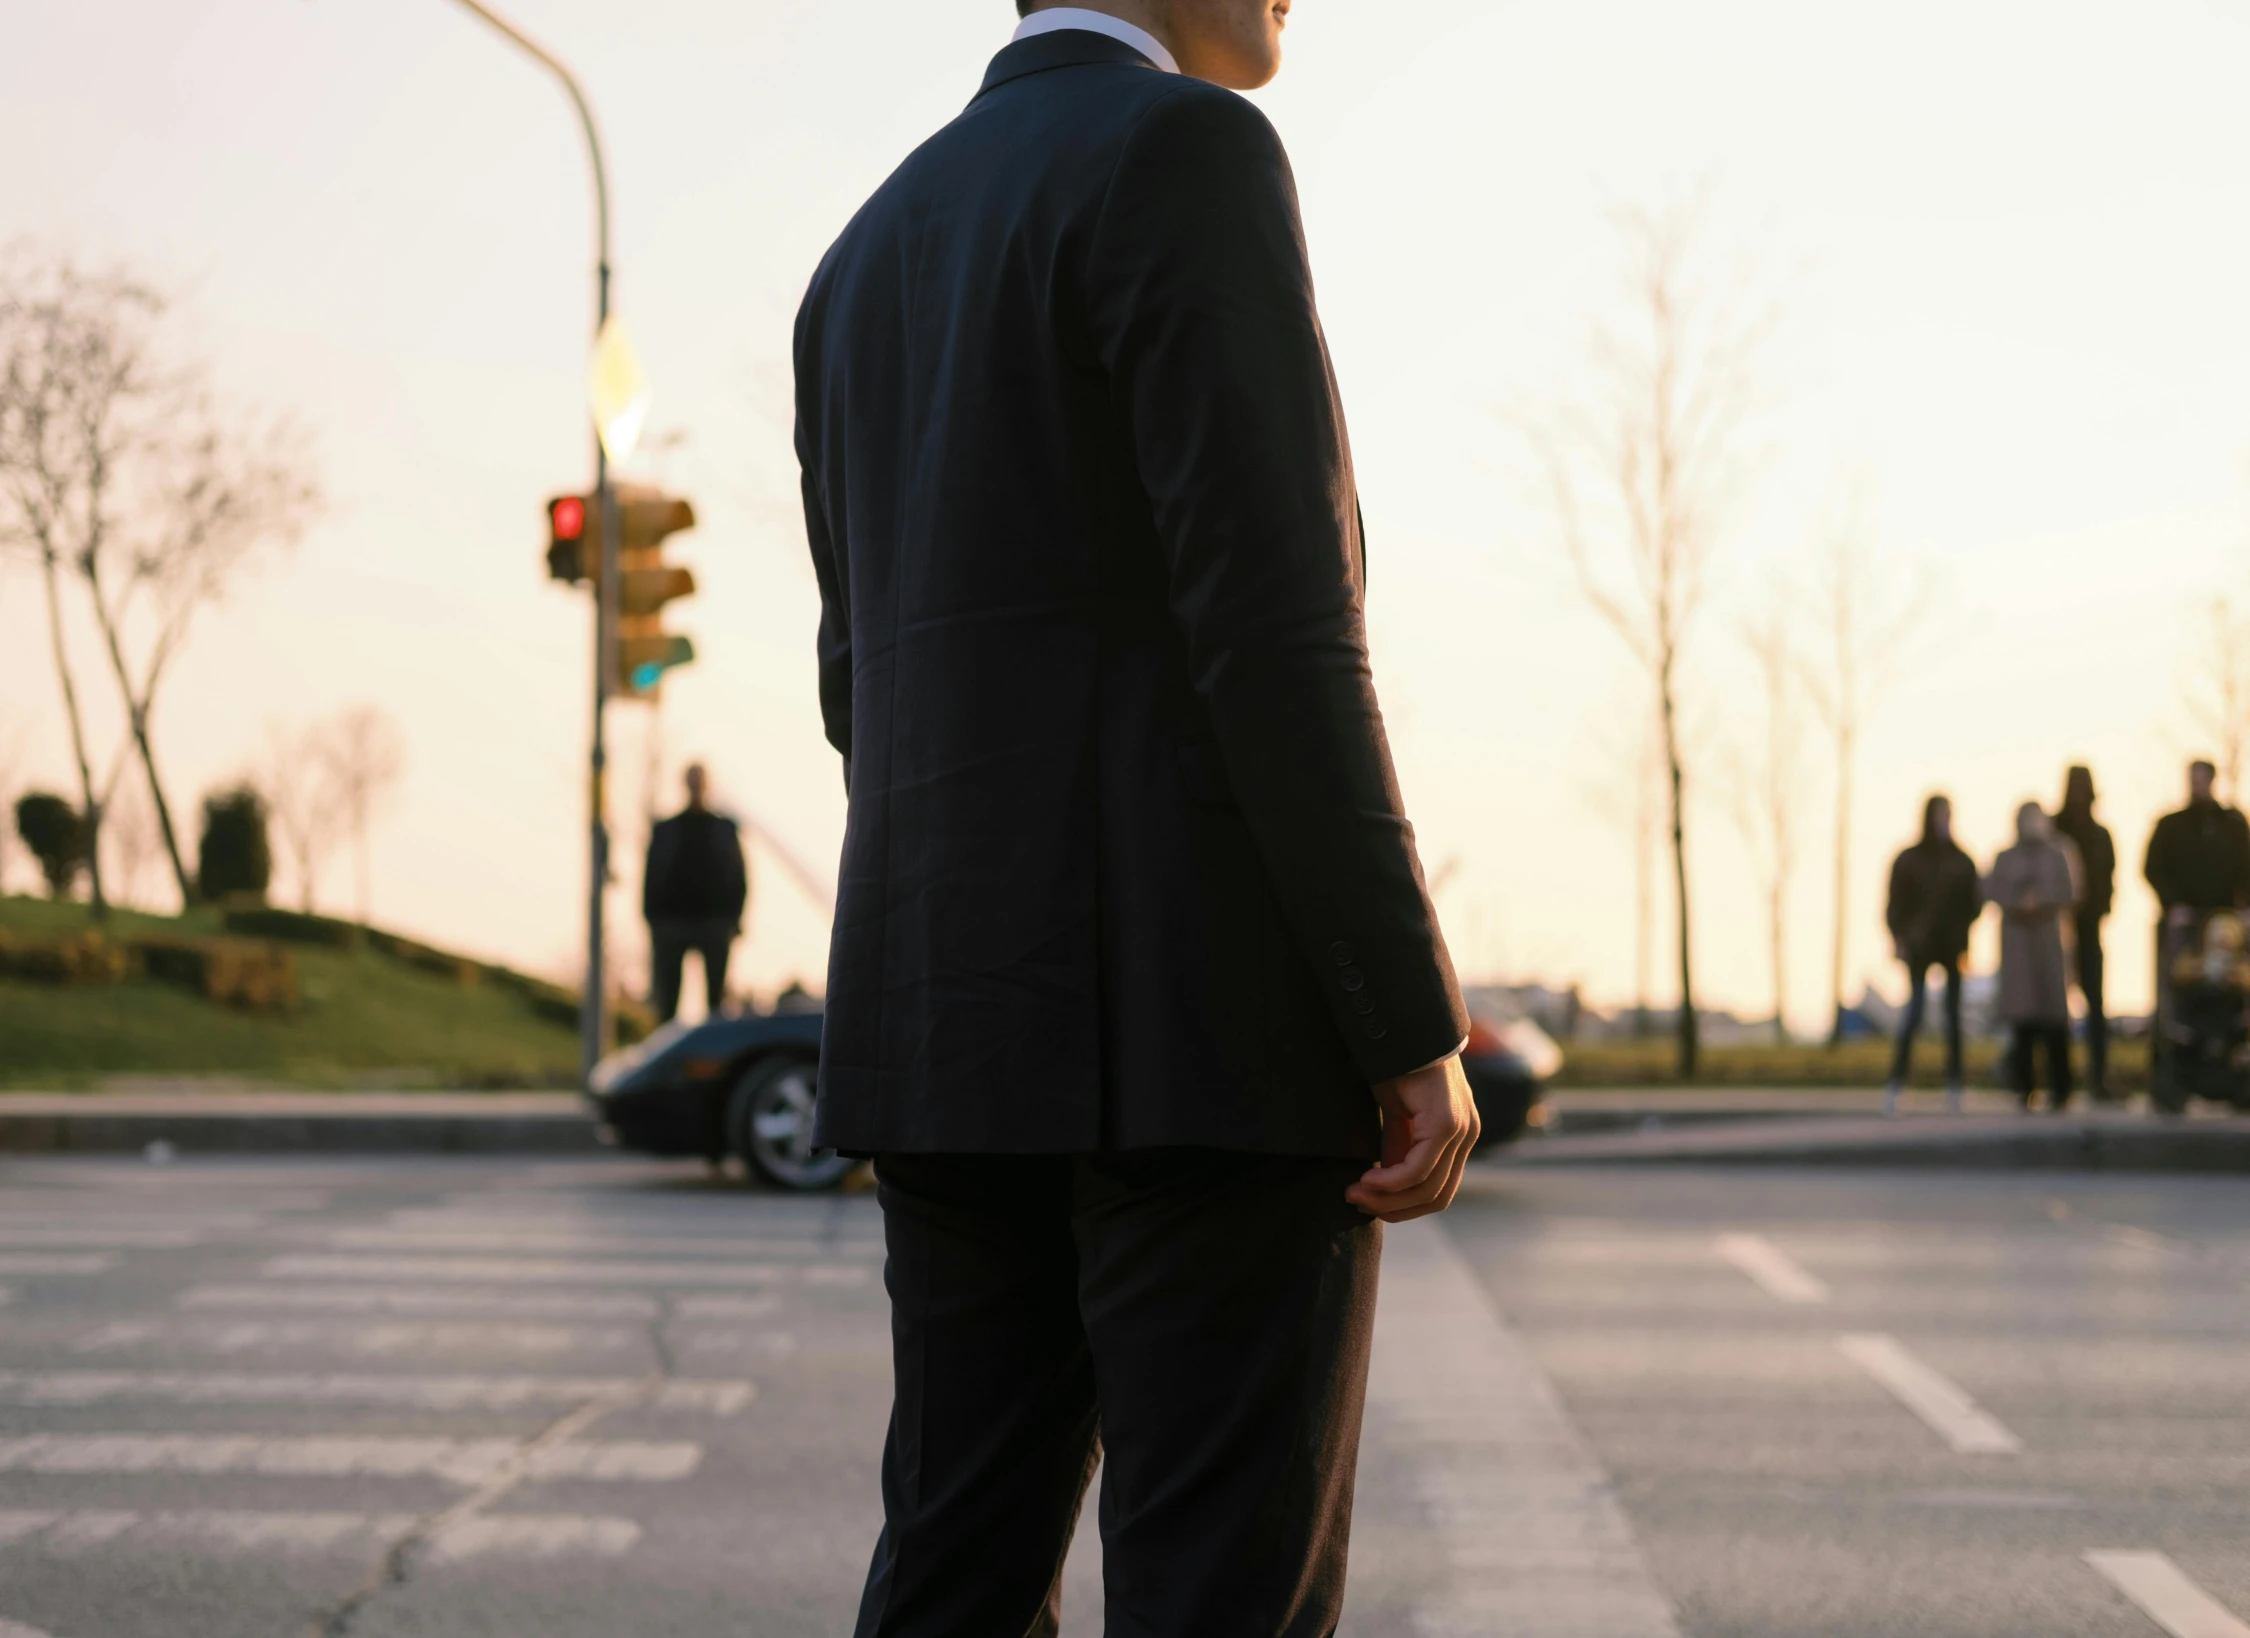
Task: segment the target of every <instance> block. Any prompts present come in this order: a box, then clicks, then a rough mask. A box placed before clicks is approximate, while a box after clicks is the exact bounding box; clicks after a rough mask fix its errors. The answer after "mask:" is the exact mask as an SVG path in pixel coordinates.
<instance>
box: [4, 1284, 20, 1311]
mask: <svg viewBox="0 0 2250 1638" xmlns="http://www.w3.org/2000/svg"><path fill="white" fill-rule="evenodd" d="M15 1300H16V1291H15V1287H14V1286H10V1285H0V1308H5V1307H7V1306H8V1304H10V1303H12V1302H14V1301H15Z"/></svg>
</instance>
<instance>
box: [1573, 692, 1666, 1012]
mask: <svg viewBox="0 0 2250 1638" xmlns="http://www.w3.org/2000/svg"><path fill="white" fill-rule="evenodd" d="M1609 720H1615V719H1609ZM1626 721H1627V722H1628V731H1627V732H1626V733H1625V734H1624V735H1623V736H1622V737H1620V736H1617V735H1614V734H1611V733H1609V732H1606V731H1605V730H1604V729H1603V728H1601V727H1598V726H1597V727H1596V728H1594V729H1593V730H1591V732H1590V734H1589V738H1590V739H1591V740H1592V742H1593V743H1594V744H1595V746H1596V747H1597V748H1598V749H1599V751H1600V752H1601V753H1602V761H1603V764H1604V765H1605V767H1607V768H1608V770H1609V773H1608V775H1607V777H1605V778H1603V779H1600V780H1597V781H1591V782H1589V783H1588V785H1587V788H1586V795H1587V801H1588V803H1589V805H1590V806H1592V808H1593V809H1594V811H1595V812H1596V813H1598V814H1600V815H1601V816H1602V817H1603V818H1605V819H1607V820H1609V821H1610V822H1611V823H1612V824H1614V825H1616V826H1617V827H1618V829H1619V830H1621V831H1622V832H1624V835H1625V838H1626V841H1627V843H1628V845H1629V846H1630V847H1631V849H1632V853H1633V1035H1634V1037H1635V1038H1636V1039H1641V1038H1645V1037H1646V1036H1647V1035H1648V1034H1649V1032H1650V998H1651V996H1652V995H1653V994H1654V992H1655V989H1656V882H1657V877H1658V876H1659V875H1660V874H1661V873H1662V864H1661V862H1660V861H1661V859H1662V856H1663V851H1664V734H1663V728H1662V725H1661V724H1660V723H1659V722H1658V720H1657V717H1656V714H1655V713H1654V712H1649V713H1647V715H1646V716H1645V718H1641V719H1638V720H1636V719H1632V718H1628V719H1626Z"/></svg>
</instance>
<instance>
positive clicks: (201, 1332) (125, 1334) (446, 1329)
mask: <svg viewBox="0 0 2250 1638" xmlns="http://www.w3.org/2000/svg"><path fill="white" fill-rule="evenodd" d="M647 1341H648V1337H647V1333H646V1332H645V1331H643V1330H641V1329H640V1328H638V1327H634V1326H623V1325H610V1326H602V1325H545V1324H538V1323H534V1322H529V1321H506V1320H496V1321H474V1320H410V1319H399V1320H370V1321H359V1320H345V1319H327V1320H219V1319H178V1320H171V1319H149V1320H113V1321H110V1322H108V1323H106V1324H102V1325H97V1326H94V1327H93V1328H92V1329H90V1330H87V1331H85V1332H82V1333H80V1334H79V1335H78V1336H77V1337H76V1338H74V1339H73V1341H72V1342H71V1351H72V1352H73V1353H78V1354H110V1353H119V1352H123V1351H125V1350H128V1349H134V1348H180V1349H192V1350H194V1351H196V1352H200V1353H212V1354H246V1353H264V1352H269V1351H273V1350H279V1349H288V1348H321V1349H327V1350H329V1351H331V1352H337V1353H347V1354H356V1355H359V1356H361V1357H363V1358H371V1359H372V1358H392V1357H395V1356H397V1355H401V1354H422V1353H435V1352H447V1351H451V1352H464V1353H468V1352H473V1353H479V1354H483V1353H516V1354H536V1355H541V1356H551V1355H556V1354H566V1355H572V1356H577V1355H581V1354H585V1353H591V1352H596V1351H598V1350H601V1349H605V1348H607V1349H616V1348H640V1347H644V1346H645V1345H646V1344H647Z"/></svg>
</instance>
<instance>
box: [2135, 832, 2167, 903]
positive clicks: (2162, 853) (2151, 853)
mask: <svg viewBox="0 0 2250 1638" xmlns="http://www.w3.org/2000/svg"><path fill="white" fill-rule="evenodd" d="M2167 823H2168V821H2166V820H2163V819H2159V820H2157V822H2156V828H2155V829H2154V830H2152V831H2150V832H2149V837H2148V858H2147V859H2146V860H2145V861H2144V862H2143V864H2142V866H2141V874H2142V875H2143V876H2145V877H2147V878H2148V885H2149V887H2150V888H2151V889H2152V890H2154V892H2155V894H2156V902H2157V903H2158V904H2162V905H2170V904H2171V902H2172V892H2171V885H2170V884H2171V878H2172V871H2171V860H2170V857H2169V855H2170V852H2171V849H2170V847H2169V846H2168V843H2169V842H2170V837H2169V836H2168V835H2167V834H2166V832H2165V826H2166V824H2167Z"/></svg>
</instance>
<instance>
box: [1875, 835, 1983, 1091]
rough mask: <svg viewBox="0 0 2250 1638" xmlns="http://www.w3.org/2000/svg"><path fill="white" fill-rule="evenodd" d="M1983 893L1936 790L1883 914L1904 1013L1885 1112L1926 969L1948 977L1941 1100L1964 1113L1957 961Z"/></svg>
mask: <svg viewBox="0 0 2250 1638" xmlns="http://www.w3.org/2000/svg"><path fill="white" fill-rule="evenodd" d="M1983 909H1984V899H1983V897H1982V896H1981V895H1980V894H1979V892H1978V889H1977V866H1976V861H1975V860H1974V859H1972V858H1970V857H1969V856H1968V854H1967V853H1965V852H1963V851H1962V849H1961V844H1960V843H1958V842H1956V841H1955V840H1954V839H1953V803H1952V800H1951V799H1950V798H1948V797H1943V796H1933V797H1931V798H1930V799H1929V801H1927V802H1926V803H1924V804H1923V806H1922V838H1921V840H1920V841H1918V842H1916V843H1915V844H1914V845H1913V846H1912V847H1910V848H1907V849H1906V850H1904V851H1903V852H1901V853H1900V854H1899V856H1898V858H1897V860H1896V861H1894V862H1893V863H1892V865H1891V890H1890V895H1889V898H1888V901H1887V902H1886V904H1885V905H1884V908H1883V920H1884V922H1885V923H1886V924H1887V925H1888V926H1889V927H1890V930H1891V945H1892V948H1894V949H1895V950H1897V951H1898V958H1899V960H1900V961H1902V962H1904V963H1905V964H1906V983H1907V1002H1906V1014H1905V1016H1904V1017H1902V1018H1901V1019H1900V1020H1899V1022H1898V1042H1897V1044H1896V1045H1895V1046H1894V1047H1893V1048H1892V1049H1891V1079H1890V1084H1889V1085H1888V1086H1886V1087H1885V1088H1884V1089H1883V1113H1884V1114H1886V1115H1895V1114H1897V1113H1898V1104H1899V1099H1900V1097H1901V1096H1902V1095H1903V1094H1904V1093H1905V1091H1906V1080H1907V1076H1908V1075H1909V1074H1910V1073H1912V1071H1913V1068H1914V1037H1915V1036H1916V1035H1917V1034H1919V1033H1920V1032H1921V1028H1922V1018H1923V1015H1924V1013H1925V1012H1926V1011H1927V1009H1928V1007H1929V1000H1930V969H1931V968H1932V967H1935V968H1937V969H1938V970H1939V971H1940V972H1942V973H1943V974H1944V975H1945V1104H1946V1108H1947V1109H1949V1110H1950V1111H1951V1112H1952V1113H1954V1114H1956V1115H1958V1114H1959V1113H1961V1100H1962V1096H1963V1084H1962V1078H1961V962H1962V958H1963V957H1965V956H1966V955H1967V954H1968V953H1969V929H1970V928H1972V927H1974V926H1975V925H1976V924H1977V916H1978V914H1979V912H1981V911H1982V910H1983Z"/></svg>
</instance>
